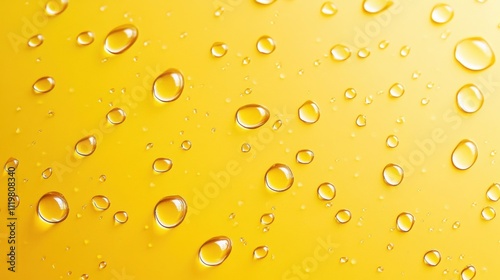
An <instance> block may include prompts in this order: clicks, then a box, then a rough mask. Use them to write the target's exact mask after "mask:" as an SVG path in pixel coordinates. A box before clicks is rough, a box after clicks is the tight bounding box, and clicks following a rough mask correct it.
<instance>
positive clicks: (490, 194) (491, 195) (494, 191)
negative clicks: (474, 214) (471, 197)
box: [486, 183, 500, 202]
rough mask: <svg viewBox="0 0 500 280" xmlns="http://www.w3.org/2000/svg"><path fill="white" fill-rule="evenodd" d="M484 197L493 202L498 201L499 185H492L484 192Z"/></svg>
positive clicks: (499, 194)
mask: <svg viewBox="0 0 500 280" xmlns="http://www.w3.org/2000/svg"><path fill="white" fill-rule="evenodd" d="M486 197H487V198H488V199H489V200H491V201H493V202H496V201H498V200H499V199H500V184H499V183H493V184H492V185H491V186H490V187H489V188H488V190H487V191H486Z"/></svg>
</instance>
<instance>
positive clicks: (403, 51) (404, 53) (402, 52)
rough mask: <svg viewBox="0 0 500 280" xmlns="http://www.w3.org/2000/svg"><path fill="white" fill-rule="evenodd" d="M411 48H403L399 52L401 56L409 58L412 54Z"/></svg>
mask: <svg viewBox="0 0 500 280" xmlns="http://www.w3.org/2000/svg"><path fill="white" fill-rule="evenodd" d="M410 51H411V47H409V46H403V47H402V48H401V50H400V51H399V55H401V56H402V57H407V56H408V55H409V54H410Z"/></svg>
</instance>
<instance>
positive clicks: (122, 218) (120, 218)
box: [113, 211, 128, 224]
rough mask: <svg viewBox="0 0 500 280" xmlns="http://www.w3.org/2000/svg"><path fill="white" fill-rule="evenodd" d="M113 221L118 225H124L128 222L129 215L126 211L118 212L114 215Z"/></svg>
mask: <svg viewBox="0 0 500 280" xmlns="http://www.w3.org/2000/svg"><path fill="white" fill-rule="evenodd" d="M113 219H115V222H116V223H118V224H124V223H126V222H127V221H128V213H127V212H125V211H118V212H116V213H115V215H113Z"/></svg>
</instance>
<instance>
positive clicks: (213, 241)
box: [198, 236, 233, 266]
mask: <svg viewBox="0 0 500 280" xmlns="http://www.w3.org/2000/svg"><path fill="white" fill-rule="evenodd" d="M232 248H233V246H232V243H231V239H229V238H228V237H225V236H217V237H213V238H210V239H209V240H207V241H206V242H205V243H203V245H201V247H200V250H199V251H198V257H199V258H200V261H201V262H202V263H203V264H205V265H208V266H217V265H220V264H221V263H223V262H224V260H226V258H227V257H228V256H229V254H230V253H231V250H232Z"/></svg>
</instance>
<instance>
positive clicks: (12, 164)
mask: <svg viewBox="0 0 500 280" xmlns="http://www.w3.org/2000/svg"><path fill="white" fill-rule="evenodd" d="M18 166H19V160H18V159H16V158H13V157H11V158H9V159H8V160H7V161H6V162H5V165H4V166H3V169H4V170H5V172H9V171H10V172H12V171H14V170H9V169H17V167H18Z"/></svg>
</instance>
